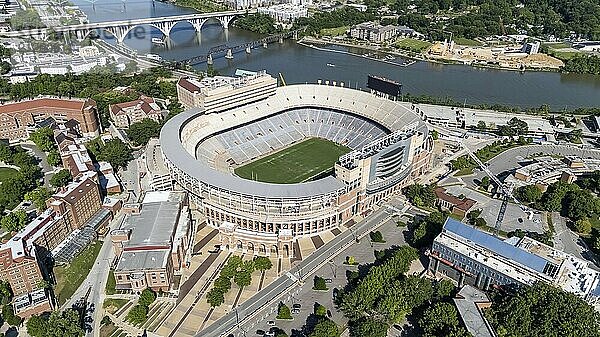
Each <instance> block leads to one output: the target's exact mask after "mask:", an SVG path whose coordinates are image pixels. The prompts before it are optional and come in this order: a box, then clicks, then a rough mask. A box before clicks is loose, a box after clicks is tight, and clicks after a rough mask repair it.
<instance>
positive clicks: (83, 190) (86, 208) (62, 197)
mask: <svg viewBox="0 0 600 337" xmlns="http://www.w3.org/2000/svg"><path fill="white" fill-rule="evenodd" d="M46 204H47V205H48V207H50V208H52V209H53V210H55V211H56V212H58V213H60V214H65V213H66V214H67V216H68V217H69V221H70V223H72V224H73V226H75V228H81V227H82V226H83V225H85V223H86V222H87V221H88V220H90V219H91V218H92V216H94V215H95V214H96V213H97V212H98V211H99V210H100V209H101V208H102V198H101V196H100V188H99V182H98V174H97V173H96V172H93V171H92V172H86V173H84V174H82V175H80V176H79V177H76V178H75V180H73V182H71V183H70V184H69V185H67V186H65V187H63V188H60V189H59V190H58V191H57V192H56V193H55V194H54V195H53V196H52V197H51V198H50V199H48V201H47V202H46Z"/></svg>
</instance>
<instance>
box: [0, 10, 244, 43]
mask: <svg viewBox="0 0 600 337" xmlns="http://www.w3.org/2000/svg"><path fill="white" fill-rule="evenodd" d="M255 12H256V10H255V9H249V10H235V11H226V12H213V13H198V14H185V15H175V16H165V17H154V18H144V19H131V20H120V21H107V22H95V23H86V24H79V25H71V26H59V27H51V28H38V29H27V30H17V31H10V32H6V33H1V34H0V36H3V37H31V38H34V39H41V40H45V39H47V38H48V36H49V35H50V34H53V33H54V32H56V33H58V34H68V35H70V36H75V37H76V38H77V39H78V40H83V39H85V38H86V37H87V36H89V35H90V33H92V32H98V31H106V32H108V33H110V34H111V35H112V36H114V37H115V39H116V40H117V41H118V42H119V43H123V41H124V40H125V38H126V37H127V35H128V34H129V33H130V32H131V31H133V30H134V29H135V28H136V27H140V26H145V25H147V26H151V27H154V28H156V29H158V30H160V31H161V32H162V33H163V35H164V36H165V37H169V35H170V34H171V30H172V29H173V27H174V26H175V25H176V24H178V23H180V22H188V23H190V24H191V25H192V26H193V27H194V29H195V30H196V32H198V33H200V31H201V30H202V26H204V24H205V23H206V22H207V21H209V20H216V21H218V22H219V23H221V25H222V26H223V28H225V29H227V28H229V24H230V23H231V21H232V20H233V19H234V18H235V17H237V16H241V15H244V14H247V13H248V14H252V13H255Z"/></svg>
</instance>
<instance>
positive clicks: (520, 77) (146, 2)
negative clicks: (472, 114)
mask: <svg viewBox="0 0 600 337" xmlns="http://www.w3.org/2000/svg"><path fill="white" fill-rule="evenodd" d="M74 3H75V4H77V5H79V6H80V8H81V9H82V10H83V11H84V12H85V13H86V14H87V15H88V18H89V20H90V21H91V22H101V21H110V20H122V19H135V18H146V17H157V16H170V15H178V14H187V13H193V12H194V11H193V10H191V9H187V8H181V7H177V6H174V5H172V4H168V3H163V2H158V1H155V2H152V1H151V0H131V1H129V0H126V1H124V2H123V1H121V0H97V1H96V3H95V4H94V5H92V4H91V3H90V2H87V1H86V0H75V1H74ZM144 31H146V32H149V33H148V34H145V35H144V34H141V36H136V37H131V38H130V39H128V40H126V41H125V43H126V44H127V45H128V46H130V47H131V48H133V49H135V50H137V51H138V52H139V53H140V54H145V53H155V54H159V55H161V56H162V57H163V59H171V60H181V59H185V58H189V57H192V56H198V55H206V54H207V51H208V50H209V49H210V48H212V47H215V46H218V45H223V44H227V45H229V46H235V45H238V44H241V43H244V42H248V41H253V40H257V39H259V38H260V35H258V34H255V33H252V32H248V31H243V30H239V29H236V28H235V27H232V28H229V30H227V31H225V30H224V29H222V28H221V26H220V25H219V24H218V23H216V22H213V23H209V24H206V25H205V26H204V28H203V29H202V32H201V34H196V33H195V32H194V30H193V28H192V27H191V25H190V24H188V23H180V24H177V25H176V26H175V28H174V30H173V32H172V33H171V37H170V41H169V46H168V47H167V46H153V45H152V44H151V42H150V37H151V36H155V37H160V36H161V34H160V32H158V31H157V30H154V29H152V28H150V27H145V30H144ZM337 49H340V48H337ZM342 49H344V50H345V48H342ZM361 53H362V52H361ZM328 63H329V64H333V65H335V66H334V67H331V66H327V64H328ZM400 63H401V62H400ZM197 67H198V68H199V69H205V68H206V65H205V64H201V65H198V66H197ZM214 67H215V69H216V70H218V71H219V72H220V73H221V74H224V75H230V74H232V73H233V72H235V70H236V69H238V68H239V69H247V70H261V69H265V70H267V71H268V72H269V73H271V74H273V75H277V73H282V74H283V76H284V77H285V80H286V82H287V83H288V84H289V83H306V82H307V83H316V81H317V80H319V79H322V80H332V81H333V80H335V81H338V82H345V83H346V84H347V85H348V86H352V87H359V88H364V87H365V86H366V79H367V75H368V74H375V75H382V76H385V77H388V78H391V79H394V80H397V81H399V82H401V83H402V84H403V92H404V93H410V94H415V95H418V94H428V95H432V96H438V97H446V96H449V97H452V98H454V99H455V100H457V101H460V102H463V101H466V103H467V104H479V103H488V104H494V103H497V104H505V105H517V106H521V107H533V106H540V105H541V104H550V105H551V106H552V107H553V108H555V109H562V108H568V109H572V108H575V107H590V106H600V76H588V75H576V74H559V73H546V72H526V73H518V72H513V71H504V70H495V69H483V68H474V67H470V66H463V65H440V64H433V63H428V62H417V63H415V64H413V65H410V66H408V67H400V66H395V65H390V64H386V63H383V62H379V61H375V60H368V59H365V58H363V57H358V56H353V55H347V54H341V53H333V52H327V51H320V50H316V49H312V48H309V47H305V46H301V45H298V44H296V43H295V41H293V40H287V41H285V43H283V44H271V45H269V47H268V48H267V49H264V48H257V49H254V50H253V52H252V54H250V55H246V54H245V53H240V54H236V55H235V57H234V59H233V60H226V59H224V58H219V59H216V60H215V64H214Z"/></svg>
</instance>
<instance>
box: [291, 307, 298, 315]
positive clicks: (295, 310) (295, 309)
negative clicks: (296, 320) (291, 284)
mask: <svg viewBox="0 0 600 337" xmlns="http://www.w3.org/2000/svg"><path fill="white" fill-rule="evenodd" d="M299 313H300V309H298V308H294V309H292V314H299Z"/></svg>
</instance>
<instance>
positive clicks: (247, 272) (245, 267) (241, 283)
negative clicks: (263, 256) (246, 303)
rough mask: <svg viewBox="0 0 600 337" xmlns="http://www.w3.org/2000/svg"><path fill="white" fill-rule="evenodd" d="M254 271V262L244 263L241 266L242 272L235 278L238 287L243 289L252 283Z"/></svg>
mask: <svg viewBox="0 0 600 337" xmlns="http://www.w3.org/2000/svg"><path fill="white" fill-rule="evenodd" d="M253 271H254V263H253V261H244V262H242V264H241V266H240V270H239V271H238V272H237V273H236V274H235V276H234V277H233V281H234V282H235V284H237V285H238V287H240V288H243V287H246V286H249V285H250V283H252V272H253Z"/></svg>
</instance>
